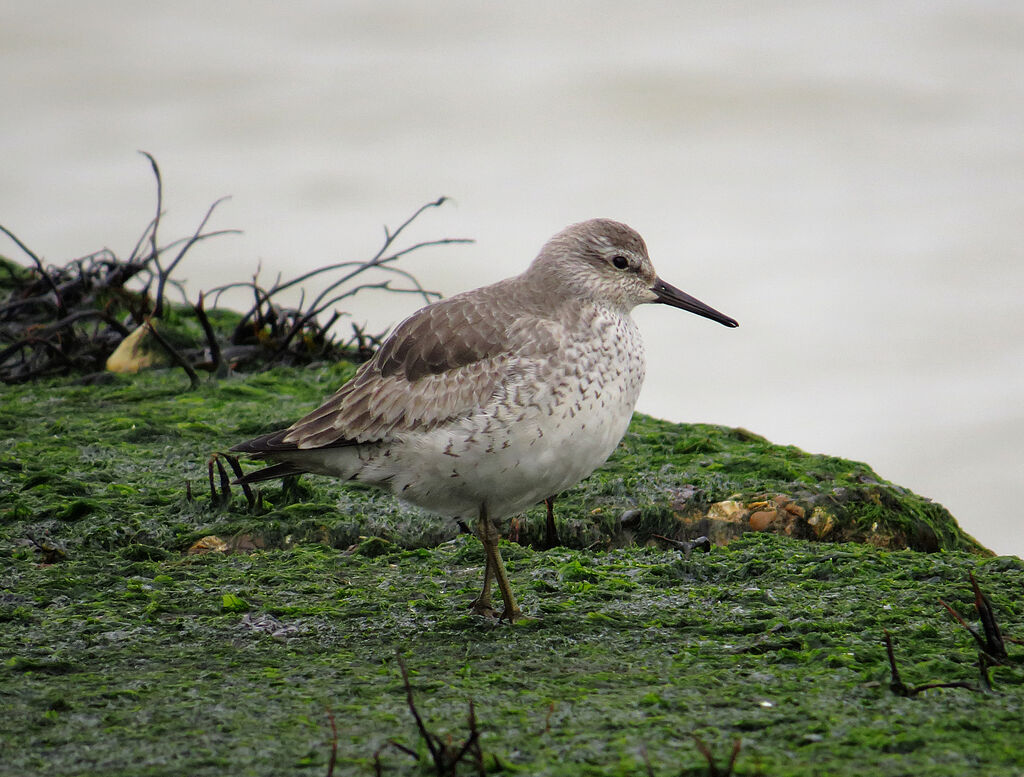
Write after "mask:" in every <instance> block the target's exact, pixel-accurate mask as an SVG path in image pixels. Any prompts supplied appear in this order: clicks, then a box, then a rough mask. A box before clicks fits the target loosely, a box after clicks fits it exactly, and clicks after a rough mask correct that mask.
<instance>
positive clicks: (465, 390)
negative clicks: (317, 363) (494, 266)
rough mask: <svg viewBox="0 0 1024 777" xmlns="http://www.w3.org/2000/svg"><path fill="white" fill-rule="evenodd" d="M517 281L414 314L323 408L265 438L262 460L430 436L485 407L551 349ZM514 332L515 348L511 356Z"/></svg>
mask: <svg viewBox="0 0 1024 777" xmlns="http://www.w3.org/2000/svg"><path fill="white" fill-rule="evenodd" d="M514 281H515V279H512V281H503V282H501V283H498V284H495V285H494V286H489V287H486V288H483V289H478V290H476V291H474V292H470V293H468V294H462V295H458V296H455V297H450V298H449V299H446V300H442V301H441V302H437V303H434V304H433V305H430V306H428V307H425V308H423V309H421V310H420V311H418V312H417V313H415V314H413V315H412V316H411V317H410V318H408V319H406V320H405V321H404V322H402V324H400V325H399V326H398V328H397V329H396V330H395V331H394V333H393V334H392V335H391V336H390V337H389V338H388V339H387V340H386V341H385V343H384V345H383V346H381V348H380V350H378V351H377V353H376V354H375V355H374V357H373V358H372V359H371V360H370V361H368V362H367V363H366V364H364V365H363V366H362V367H361V368H360V369H359V371H358V372H357V373H356V375H355V377H353V378H352V380H350V381H349V382H348V383H346V384H345V385H344V386H342V387H341V388H340V389H338V391H337V392H335V394H334V395H333V396H331V397H330V398H328V399H327V401H326V402H324V404H323V405H321V406H320V407H319V408H317V409H316V410H314V411H313V412H312V413H310V414H309V415H307V416H306V417H305V418H302V419H300V420H299V421H297V422H295V423H294V424H292V425H291V426H290V427H289V428H288V429H286V430H284V431H283V432H279V433H277V434H275V435H268V436H267V437H265V438H262V439H261V442H263V443H264V444H265V446H266V450H267V452H268V453H269V452H272V450H274V449H276V450H282V449H291V450H295V449H311V448H321V447H327V446H338V445H352V444H359V443H365V442H372V441H378V440H385V439H389V438H391V437H394V436H395V435H400V434H402V433H405V432H410V431H415V430H425V429H431V428H434V427H436V426H438V425H440V424H444V423H447V422H450V421H452V420H454V419H458V418H461V417H465V416H467V415H469V414H471V413H473V412H475V411H476V410H478V409H479V408H480V407H482V406H484V405H486V404H487V402H488V400H489V399H490V398H491V397H492V396H493V395H494V394H495V392H496V391H497V390H498V389H499V388H500V387H501V386H502V384H503V383H504V382H505V381H506V380H507V378H508V376H509V375H510V373H511V372H513V371H515V370H516V369H517V365H519V364H520V362H521V361H522V359H523V358H524V357H525V358H528V357H531V356H539V355H542V354H543V353H545V352H549V351H550V350H552V349H553V348H554V347H555V342H554V338H553V336H552V334H551V331H550V326H549V324H550V321H548V320H545V317H543V316H539V315H529V314H528V315H526V316H524V314H523V313H524V311H523V305H522V301H521V300H518V301H517V300H516V296H517V294H516V291H517V288H516V286H515V285H514ZM517 303H518V304H517ZM513 332H514V333H515V334H516V335H517V337H515V338H514V340H515V342H516V343H517V345H516V347H515V348H510V347H509V342H510V340H509V335H510V334H512V333H513ZM524 334H525V335H526V336H525V337H524V336H523V335H524ZM531 335H532V336H531Z"/></svg>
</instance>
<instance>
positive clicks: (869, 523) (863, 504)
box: [559, 414, 989, 554]
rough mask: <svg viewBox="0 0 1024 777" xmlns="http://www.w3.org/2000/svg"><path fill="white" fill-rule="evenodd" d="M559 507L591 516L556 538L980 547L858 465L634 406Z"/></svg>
mask: <svg viewBox="0 0 1024 777" xmlns="http://www.w3.org/2000/svg"><path fill="white" fill-rule="evenodd" d="M559 505H561V508H560V509H562V510H566V508H568V511H569V513H570V514H571V513H572V512H573V507H574V506H578V509H579V510H580V512H585V513H586V514H587V515H588V516H589V517H590V518H591V519H592V520H590V521H589V523H588V522H587V521H578V520H575V519H573V518H570V519H569V520H568V522H567V527H566V528H567V531H566V532H564V533H563V534H564V537H563V539H564V538H570V537H572V538H575V542H576V543H578V544H581V545H589V544H591V543H593V542H601V541H603V542H606V543H608V544H610V545H620V544H628V543H629V542H633V541H643V540H645V539H646V538H648V537H650V536H651V535H663V536H668V537H672V538H677V539H687V538H692V537H696V536H699V535H706V536H708V537H709V538H710V539H711V540H712V541H713V542H715V543H717V544H725V543H726V542H728V541H730V540H731V539H734V538H736V537H738V536H740V535H741V534H743V533H745V532H748V531H768V532H774V533H776V534H782V535H785V536H789V537H794V538H797V539H805V540H829V541H833V542H845V541H854V542H867V543H870V544H872V545H877V546H879V547H886V548H895V549H901V548H911V549H914V550H922V551H927V552H931V551H937V550H967V551H970V552H976V553H983V554H989V551H988V550H986V549H985V548H984V547H983V546H982V545H981V544H980V543H978V541H977V540H975V539H974V538H973V537H971V536H970V535H968V534H967V533H965V532H964V531H963V529H961V528H960V526H959V525H958V524H957V522H956V520H955V519H954V518H953V516H952V515H951V514H950V513H949V511H948V510H946V509H945V508H944V507H942V505H940V504H937V503H935V502H933V501H931V500H930V499H927V498H926V497H922V496H919V495H917V494H915V493H913V492H911V491H909V490H907V489H905V488H902V487H900V486H897V485H895V484H893V483H890V482H888V481H886V480H883V479H882V478H881V477H879V476H878V475H877V474H876V473H875V472H874V470H872V469H871V468H870V467H869V466H868V465H866V464H862V463H860V462H856V461H850V460H848V459H842V458H838V457H835V456H823V455H817V454H810V453H806V452H805V451H802V450H800V449H799V448H795V447H792V446H783V445H774V444H772V443H770V442H769V441H768V440H766V439H764V438H763V437H760V436H758V435H755V434H752V433H750V432H748V431H746V430H744V429H732V428H728V427H724V426H710V425H706V424H673V423H669V422H667V421H659V420H657V419H654V418H650V417H648V416H643V415H639V414H638V415H636V416H635V417H634V419H633V424H632V425H631V427H630V430H629V432H628V433H627V435H626V437H625V439H624V440H623V442H622V444H621V445H620V446H619V448H618V450H616V452H615V453H614V454H613V455H612V457H611V459H610V460H609V462H608V463H607V464H606V465H605V466H604V467H603V468H602V469H600V470H598V472H596V473H595V474H594V475H592V476H591V478H590V479H589V480H587V481H585V482H584V483H582V484H581V485H580V486H578V487H577V488H576V489H574V490H573V491H571V492H569V493H568V494H566V495H565V497H564V498H563V499H562V500H560V502H559ZM629 509H639V510H640V511H641V516H642V518H641V519H640V520H638V521H637V520H633V521H630V522H629V526H628V529H627V528H624V527H623V525H622V522H620V521H618V520H617V518H618V517H619V516H621V515H622V511H623V510H629ZM574 544H575V543H574Z"/></svg>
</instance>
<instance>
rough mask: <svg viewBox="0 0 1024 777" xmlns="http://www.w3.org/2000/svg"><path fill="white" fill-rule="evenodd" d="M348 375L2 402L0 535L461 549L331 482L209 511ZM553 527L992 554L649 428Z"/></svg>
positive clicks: (431, 520)
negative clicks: (751, 534)
mask: <svg viewBox="0 0 1024 777" xmlns="http://www.w3.org/2000/svg"><path fill="white" fill-rule="evenodd" d="M353 369H354V368H353V367H352V365H345V364H338V365H330V366H328V365H324V366H322V367H320V368H316V369H309V370H299V369H286V368H281V369H276V370H273V371H271V372H268V373H263V374H259V375H253V376H249V377H247V378H235V379H228V380H221V381H210V382H209V383H206V384H205V385H203V386H202V387H201V388H200V389H199V390H197V391H191V392H185V390H184V389H185V383H184V379H183V376H182V375H180V374H179V373H175V372H155V373H140V374H138V375H134V376H131V377H122V378H119V379H118V380H116V381H115V382H114V383H113V384H108V385H91V386H84V385H78V384H76V383H74V382H72V381H70V380H58V381H52V382H41V383H36V384H32V385H30V386H10V387H8V388H7V389H5V392H4V394H3V396H2V398H0V402H2V404H3V408H4V411H5V412H4V413H3V414H2V418H3V420H2V422H0V442H2V443H3V445H2V447H0V487H3V488H4V489H5V490H6V491H7V493H8V494H9V497H8V498H7V499H5V500H4V502H3V504H0V524H6V527H7V531H10V532H13V533H14V534H15V535H19V536H21V535H23V534H24V532H25V531H27V530H28V528H31V529H32V530H33V531H36V532H37V533H38V532H39V531H44V532H45V533H46V535H47V536H48V537H52V538H54V539H56V540H60V541H62V542H65V543H66V544H67V545H68V547H69V548H73V547H74V546H75V545H77V544H83V543H84V544H95V543H99V544H102V545H105V546H109V545H114V546H118V547H120V546H122V545H128V544H138V543H142V544H146V545H149V546H159V547H163V548H165V549H167V550H174V551H185V550H187V549H188V548H189V547H190V546H191V545H192V544H193V543H195V542H196V541H198V540H200V539H201V538H203V537H206V536H208V535H217V536H218V537H221V538H223V539H224V540H225V541H227V542H229V543H230V542H233V540H232V538H235V537H244V538H245V543H243V544H247V543H250V542H253V543H256V544H257V545H258V546H266V547H284V546H288V545H291V544H294V543H296V542H305V541H314V542H326V543H328V544H330V545H333V546H335V547H340V548H347V547H349V546H350V545H353V544H356V543H358V542H360V538H361V537H378V538H381V539H382V540H386V541H388V542H393V543H396V544H397V545H398V546H400V547H405V548H410V547H423V546H432V545H436V544H438V543H440V542H444V541H446V540H450V539H451V538H453V537H454V536H455V535H456V534H457V533H458V531H459V527H458V526H457V524H456V523H455V522H454V521H452V520H450V519H448V518H443V517H438V516H432V515H429V514H427V513H425V512H423V511H420V510H415V509H411V508H408V507H405V506H403V505H401V504H399V503H398V502H397V501H396V500H395V499H394V498H392V497H390V496H387V495H382V494H379V493H377V492H376V491H373V490H371V489H367V488H359V487H352V486H351V485H343V484H341V483H339V482H338V481H336V480H332V479H328V478H319V477H312V476H310V477H306V478H303V479H302V480H301V481H299V484H298V485H296V484H294V483H292V484H283V485H282V484H279V483H275V482H271V483H269V484H266V485H264V486H263V487H262V489H261V492H260V499H259V501H258V502H257V504H256V505H255V506H254V507H249V506H248V505H247V503H246V501H245V500H244V499H243V498H242V494H241V493H240V492H239V491H238V490H237V488H236V489H235V490H234V498H233V499H230V498H229V499H228V501H227V503H225V502H224V500H223V499H222V498H220V497H219V496H217V497H212V496H211V494H210V487H209V483H210V482H211V477H213V476H214V475H216V477H215V478H214V480H216V481H217V482H219V481H220V475H219V474H217V473H216V472H215V467H214V463H213V462H208V459H209V457H210V454H211V453H213V452H214V451H217V450H221V451H223V450H226V449H227V448H229V447H230V446H231V445H232V444H233V443H235V442H237V441H238V440H241V439H245V438H246V437H251V436H253V435H255V434H259V433H261V432H264V431H269V430H270V429H274V428H280V427H281V426H284V425H287V423H289V422H290V421H291V420H293V419H294V418H296V417H299V416H300V415H302V414H303V413H305V412H307V411H309V410H310V409H312V408H313V407H314V406H315V405H316V404H317V403H318V402H319V401H320V400H321V399H322V398H323V396H324V395H326V394H327V393H329V392H330V391H331V390H333V389H334V388H336V387H337V386H338V385H340V384H341V383H342V382H344V381H345V380H346V379H347V378H348V377H349V376H350V375H351V374H352V371H353ZM243 464H244V462H243ZM225 475H226V473H225ZM225 479H227V478H225ZM218 491H219V486H218ZM83 506H84V507H83ZM86 507H87V509H86ZM72 508H74V509H73V510H72ZM69 511H72V512H73V516H72V515H71V514H70V513H69ZM555 514H556V519H557V522H558V527H559V535H560V539H561V541H562V542H563V544H565V545H568V546H570V547H590V546H594V547H605V548H608V547H617V546H623V545H628V544H632V543H646V542H648V541H651V540H652V537H654V536H655V535H661V536H665V537H670V538H675V539H692V538H694V537H696V536H699V535H702V534H703V535H707V536H709V537H710V538H711V539H712V541H713V542H715V543H717V544H724V543H726V542H728V541H730V540H731V539H734V538H735V537H738V536H740V535H741V534H743V533H745V532H748V531H767V532H774V533H778V534H782V535H785V536H789V537H794V538H798V539H804V540H809V541H817V540H829V541H836V542H841V541H857V542H867V543H870V544H873V545H878V546H880V547H889V548H912V549H916V550H923V551H936V550H957V549H959V550H968V551H971V552H977V553H987V551H985V549H984V548H982V547H981V546H980V545H979V544H978V542H977V541H975V540H974V539H973V538H972V537H970V536H969V535H967V534H966V533H965V532H964V531H963V530H962V529H961V528H960V527H959V526H958V525H957V523H956V521H955V520H954V519H953V517H952V516H951V515H950V514H949V512H948V511H946V510H945V508H943V507H942V506H941V505H939V504H936V503H935V502H932V501H930V500H928V499H927V498H925V497H922V496H918V495H917V494H914V493H912V492H911V491H908V490H907V489H904V488H901V487H899V486H897V485H894V484H892V483H889V482H887V481H885V480H883V479H882V478H881V477H879V476H878V475H877V474H876V473H875V472H874V471H873V470H872V469H871V468H870V467H868V466H867V465H866V464H861V463H859V462H854V461H849V460H847V459H841V458H836V457H834V456H822V455H812V454H808V453H805V452H804V451H802V450H800V449H798V448H794V447H789V446H780V445H773V444H772V443H770V442H768V441H767V440H765V439H764V438H762V437H759V436H757V435H754V434H751V433H750V432H747V431H745V430H742V429H730V428H727V427H720V426H708V425H702V424H672V423H668V422H665V421H658V420H656V419H653V418H650V417H648V416H643V415H637V416H636V417H635V418H634V420H633V424H632V426H631V427H630V430H629V432H628V433H627V435H626V437H625V439H624V440H623V442H622V444H621V445H620V446H619V447H618V449H617V450H616V451H615V453H613V455H612V457H611V459H610V460H609V461H608V463H607V464H606V465H605V466H604V467H602V468H601V469H599V470H598V471H597V472H595V473H594V475H592V476H591V477H590V478H589V479H587V480H586V481H584V482H583V483H581V484H579V485H577V486H576V487H574V488H572V489H570V490H569V491H567V492H566V493H564V494H562V495H561V496H560V497H559V498H558V500H557V502H556V504H555ZM626 516H628V520H623V519H624V518H625V517H626ZM543 526H544V509H543V507H542V506H541V507H538V508H535V509H533V510H531V511H530V512H529V513H528V514H527V515H526V516H525V517H524V518H523V519H521V520H519V521H517V523H516V527H515V530H516V532H517V535H518V540H519V541H520V542H523V543H532V542H534V541H536V540H539V539H540V538H541V536H542V533H543ZM19 527H20V528H19ZM130 527H134V528H130ZM505 528H506V529H508V528H509V527H505ZM133 532H141V534H135V533H133ZM235 544H237V543H235ZM233 547H234V545H233Z"/></svg>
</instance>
